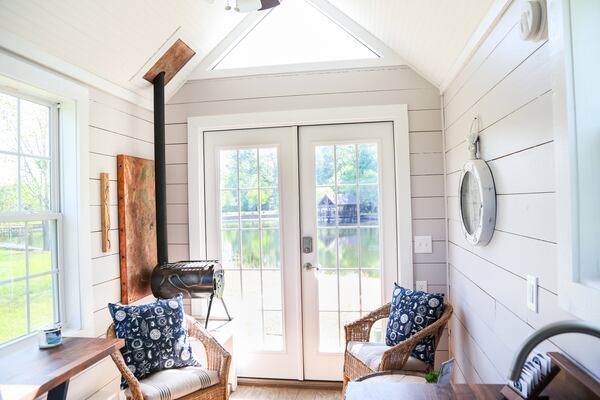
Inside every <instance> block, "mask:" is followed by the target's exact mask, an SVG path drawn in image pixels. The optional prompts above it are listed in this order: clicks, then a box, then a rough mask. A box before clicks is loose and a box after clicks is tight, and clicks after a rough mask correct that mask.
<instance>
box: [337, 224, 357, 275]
mask: <svg viewBox="0 0 600 400" xmlns="http://www.w3.org/2000/svg"><path fill="white" fill-rule="evenodd" d="M338 243H339V252H340V268H358V229H356V228H351V229H340V230H339V238H338Z"/></svg>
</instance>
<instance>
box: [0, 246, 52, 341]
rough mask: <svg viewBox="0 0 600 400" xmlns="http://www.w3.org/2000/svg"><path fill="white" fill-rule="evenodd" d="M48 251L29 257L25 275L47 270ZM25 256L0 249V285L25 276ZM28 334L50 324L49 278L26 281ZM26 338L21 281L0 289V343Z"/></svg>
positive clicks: (50, 299)
mask: <svg viewBox="0 0 600 400" xmlns="http://www.w3.org/2000/svg"><path fill="white" fill-rule="evenodd" d="M51 266H52V263H51V255H50V252H48V251H35V252H30V253H29V273H30V274H38V273H43V272H48V271H50V270H51ZM25 271H26V267H25V252H24V251H18V250H6V249H0V281H6V280H9V279H10V278H11V277H13V278H18V277H22V276H24V275H25ZM29 302H30V310H31V315H30V321H31V330H36V329H39V328H41V327H43V326H45V325H48V324H51V323H52V322H53V319H54V317H53V301H52V275H45V276H41V277H37V278H33V279H30V280H29ZM25 334H27V300H26V283H25V281H19V282H13V283H6V284H3V285H1V286H0V343H3V342H6V341H8V340H11V339H13V338H16V337H18V336H22V335H25Z"/></svg>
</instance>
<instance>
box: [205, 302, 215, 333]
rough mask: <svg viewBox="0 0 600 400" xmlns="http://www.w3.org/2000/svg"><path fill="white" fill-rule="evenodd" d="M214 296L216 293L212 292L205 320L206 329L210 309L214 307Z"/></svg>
mask: <svg viewBox="0 0 600 400" xmlns="http://www.w3.org/2000/svg"><path fill="white" fill-rule="evenodd" d="M214 297H215V294H214V293H212V294H211V295H210V300H209V302H208V311H207V312H206V321H204V329H206V328H208V318H209V317H210V309H211V308H212V302H213V298H214Z"/></svg>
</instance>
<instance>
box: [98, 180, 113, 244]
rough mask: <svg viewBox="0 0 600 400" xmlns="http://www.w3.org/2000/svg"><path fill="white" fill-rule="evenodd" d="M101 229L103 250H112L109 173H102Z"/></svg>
mask: <svg viewBox="0 0 600 400" xmlns="http://www.w3.org/2000/svg"><path fill="white" fill-rule="evenodd" d="M100 229H101V231H102V252H103V253H106V252H107V251H110V249H111V244H110V189H109V179H108V173H106V172H101V173H100Z"/></svg>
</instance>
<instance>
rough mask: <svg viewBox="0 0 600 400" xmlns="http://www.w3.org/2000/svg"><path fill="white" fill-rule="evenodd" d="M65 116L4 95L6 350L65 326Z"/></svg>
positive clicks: (0, 119)
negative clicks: (62, 240) (62, 144)
mask: <svg viewBox="0 0 600 400" xmlns="http://www.w3.org/2000/svg"><path fill="white" fill-rule="evenodd" d="M58 117H59V110H58V106H57V105H56V104H52V103H49V102H47V101H44V100H42V99H36V98H33V97H27V96H23V95H22V94H21V93H8V92H0V345H1V344H3V343H6V342H10V341H12V340H15V339H17V338H20V337H23V336H26V335H29V334H31V333H33V332H35V331H36V330H39V329H41V328H44V327H45V326H47V325H50V324H52V323H54V322H57V321H59V320H60V314H61V313H60V309H61V307H60V303H59V293H60V285H59V282H60V271H61V269H60V232H61V229H60V227H61V213H60V201H59V192H60V190H59V184H60V183H59V173H58V171H59V167H60V165H59V154H58V153H59V152H58V148H59V147H58V139H59V137H58V126H59V124H58Z"/></svg>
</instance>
